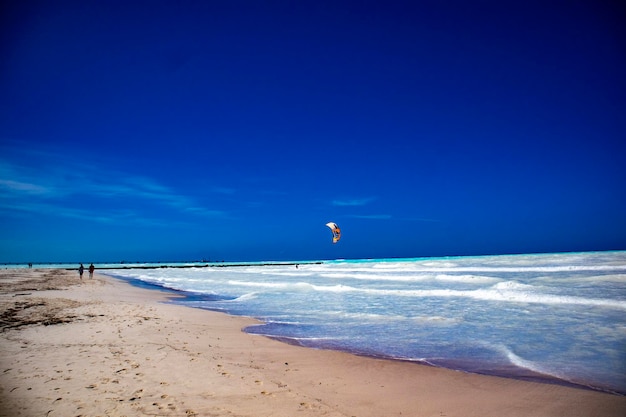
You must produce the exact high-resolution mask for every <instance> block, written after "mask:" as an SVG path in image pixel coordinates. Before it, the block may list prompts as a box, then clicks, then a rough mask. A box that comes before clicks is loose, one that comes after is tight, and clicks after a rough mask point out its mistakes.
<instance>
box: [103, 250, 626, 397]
mask: <svg viewBox="0 0 626 417" xmlns="http://www.w3.org/2000/svg"><path fill="white" fill-rule="evenodd" d="M213 266H214V267H191V268H163V267H161V268H158V269H126V270H110V271H108V273H110V274H112V275H115V276H118V277H124V278H127V279H131V280H140V281H142V282H144V283H149V284H152V285H158V286H161V287H166V288H171V289H175V290H178V291H182V292H185V293H186V294H187V295H188V297H186V298H185V299H184V300H183V301H177V302H179V303H181V304H185V305H189V306H193V307H199V308H206V309H211V310H220V311H224V312H227V313H229V314H234V315H244V316H250V317H255V318H258V319H260V320H261V321H262V322H263V323H264V324H262V325H258V326H252V327H249V328H247V329H246V331H247V332H249V333H254V334H259V335H266V336H270V337H274V338H278V339H280V340H283V341H286V342H289V343H296V344H299V345H302V346H307V347H312V348H323V349H337V350H343V351H348V352H352V353H355V354H361V355H369V356H374V357H380V358H389V359H400V360H407V361H415V362H421V363H426V364H431V365H435V366H441V367H447V368H452V369H457V370H462V371H467V372H475V373H482V374H492V375H500V376H508V377H514V378H522V379H533V380H544V381H548V382H549V381H552V382H560V383H565V384H576V385H581V386H585V387H590V388H593V389H598V390H603V391H608V392H614V393H619V394H626V252H589V253H570V254H541V255H506V256H481V257H450V258H421V259H420V258H415V259H371V260H370V259H368V260H336V261H323V262H320V263H301V264H299V265H296V264H295V263H288V264H287V263H285V264H280V263H278V264H276V263H275V264H269V265H268V264H248V265H242V264H239V265H231V266H228V265H219V266H222V267H217V266H218V265H213Z"/></svg>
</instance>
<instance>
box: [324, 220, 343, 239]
mask: <svg viewBox="0 0 626 417" xmlns="http://www.w3.org/2000/svg"><path fill="white" fill-rule="evenodd" d="M326 226H328V227H329V228H330V230H331V232H333V243H337V242H339V239H341V229H340V228H339V226H337V224H336V223H333V222H328V223H326Z"/></svg>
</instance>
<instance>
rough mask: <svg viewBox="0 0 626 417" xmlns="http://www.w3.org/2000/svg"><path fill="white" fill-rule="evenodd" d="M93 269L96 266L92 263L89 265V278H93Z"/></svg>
mask: <svg viewBox="0 0 626 417" xmlns="http://www.w3.org/2000/svg"><path fill="white" fill-rule="evenodd" d="M94 269H96V267H95V266H93V264H91V265H89V278H93V271H94Z"/></svg>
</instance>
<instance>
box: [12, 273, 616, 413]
mask: <svg viewBox="0 0 626 417" xmlns="http://www.w3.org/2000/svg"><path fill="white" fill-rule="evenodd" d="M85 275H86V274H85ZM86 276H87V275H86ZM168 296H171V294H165V293H163V292H159V291H153V290H146V289H141V288H136V287H132V286H131V285H129V284H127V283H125V282H123V281H119V280H116V279H113V278H109V277H104V276H101V275H98V274H96V275H95V278H94V279H93V280H90V279H89V278H83V280H82V281H80V280H79V279H78V274H77V273H76V272H74V271H66V270H54V269H32V270H29V269H5V270H0V325H1V333H0V361H1V363H0V415H1V416H7V417H8V416H29V417H30V416H49V417H53V416H63V417H67V416H144V415H149V416H255V417H256V416H276V417H280V416H285V417H286V416H289V417H293V416H303V417H306V416H333V417H339V416H341V417H344V416H347V417H350V416H356V417H368V416H371V417H381V416H437V417H442V416H446V417H452V416H481V417H487V416H525V417H527V416H568V417H573V416H585V417H589V416H603V417H606V416H620V417H622V416H624V415H626V397H622V396H616V395H610V394H605V393H600V392H595V391H590V390H583V389H576V388H570V387H564V386H559V385H551V384H541V383H534V382H526V381H519V380H513V379H507V378H499V377H491V376H482V375H474V374H467V373H463V372H456V371H451V370H446V369H439V368H434V367H429V366H423V365H418V364H412V363H406V362H398V361H389V360H379V359H373V358H366V357H359V356H354V355H350V354H347V353H342V352H333V351H323V350H315V349H307V348H301V347H297V346H291V345H287V344H284V343H280V342H278V341H275V340H271V339H267V338H265V337H262V336H254V335H249V334H246V333H243V332H242V331H241V329H242V328H243V327H245V326H248V325H251V324H254V323H255V321H254V320H252V319H248V318H242V317H232V316H228V315H225V314H221V313H217V312H211V311H204V310H199V309H193V308H187V307H183V306H178V305H173V304H166V303H163V302H162V301H165V300H166V299H167V297H168Z"/></svg>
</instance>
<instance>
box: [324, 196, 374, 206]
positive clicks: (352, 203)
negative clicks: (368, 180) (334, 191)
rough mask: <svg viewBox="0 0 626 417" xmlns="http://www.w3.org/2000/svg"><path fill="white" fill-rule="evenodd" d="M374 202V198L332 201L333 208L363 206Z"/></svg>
mask: <svg viewBox="0 0 626 417" xmlns="http://www.w3.org/2000/svg"><path fill="white" fill-rule="evenodd" d="M374 200H376V197H364V198H347V199H340V200H333V202H332V204H333V206H350V207H354V206H365V205H367V204H369V203H371V202H372V201H374Z"/></svg>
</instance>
